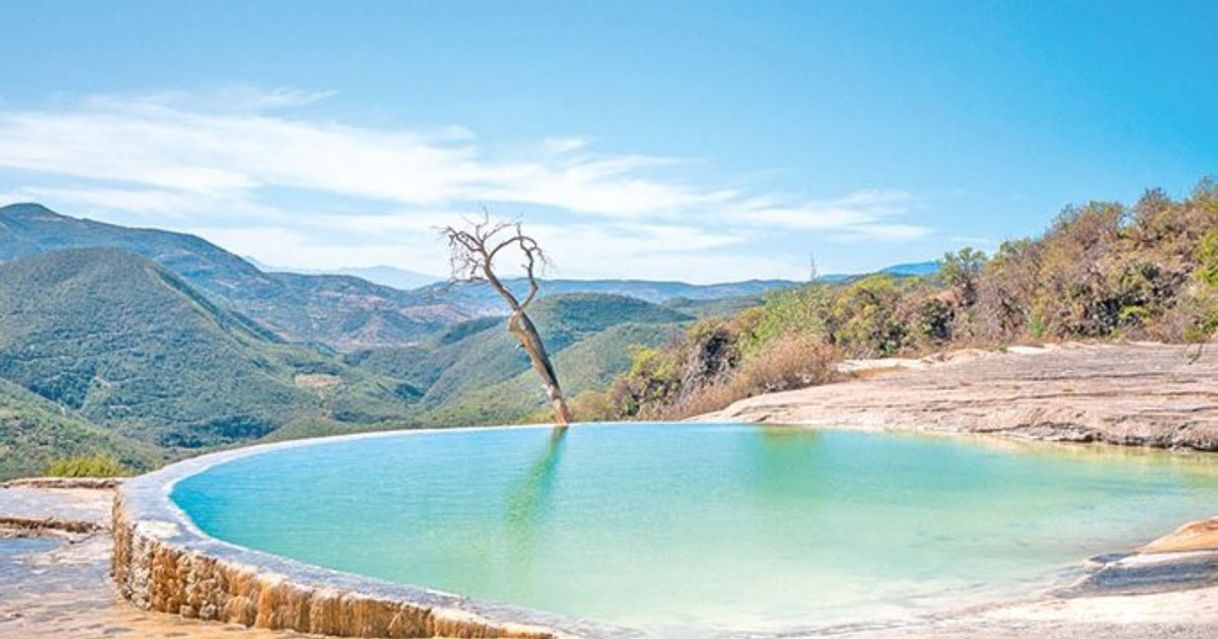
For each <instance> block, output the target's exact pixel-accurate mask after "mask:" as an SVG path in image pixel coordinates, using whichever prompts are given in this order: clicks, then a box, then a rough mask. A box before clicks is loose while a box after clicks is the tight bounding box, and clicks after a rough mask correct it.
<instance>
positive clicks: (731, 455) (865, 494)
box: [171, 424, 1218, 637]
mask: <svg viewBox="0 0 1218 639" xmlns="http://www.w3.org/2000/svg"><path fill="white" fill-rule="evenodd" d="M171 497H172V499H173V500H174V502H175V503H177V504H178V505H179V506H180V507H181V508H182V509H183V510H184V511H185V512H186V513H187V514H188V515H189V516H190V517H191V518H192V519H193V520H194V522H195V523H196V524H197V525H198V526H199V528H200V529H202V530H203V531H204V532H206V533H208V534H210V535H212V536H213V537H216V538H219V539H222V540H225V541H228V542H232V543H235V544H239V545H242V546H246V547H249V548H255V549H259V550H264V551H268V552H271V553H275V554H278V555H283V556H287V557H291V558H294V559H298V560H301V561H304V562H308V563H311V564H315V565H320V566H324V567H328V568H334V569H338V570H344V571H349V572H354V573H360V574H363V575H368V576H373V577H379V578H383V579H387V580H392V581H398V582H404V583H410V584H416V585H423V586H428V587H431V588H436V589H440V590H447V591H451V592H457V593H462V594H466V595H470V596H473V597H478V598H482V599H486V600H493V601H502V602H508V603H514V604H520V605H524V606H528V607H532V608H537V609H543V610H550V611H555V612H561V613H567V614H571V615H575V616H581V617H588V618H593V619H598V620H602V621H606V622H609V623H614V624H618V625H623V626H628V627H632V628H637V629H639V630H641V631H643V632H645V633H647V634H649V635H653V636H657V637H704V636H710V635H717V634H731V633H736V632H746V631H748V632H771V631H779V630H784V629H791V628H802V627H812V626H821V625H829V624H835V623H844V622H854V621H860V620H874V619H880V618H884V617H890V616H899V615H908V614H912V613H919V612H927V611H932V610H935V609H937V608H940V607H943V606H950V605H958V604H961V603H968V602H970V601H973V600H976V599H980V598H989V597H995V596H1006V595H1014V594H1021V593H1027V592H1034V591H1035V590H1037V589H1038V588H1041V587H1043V586H1044V585H1045V584H1047V583H1050V582H1051V581H1052V580H1054V579H1057V578H1061V577H1062V576H1064V575H1065V573H1068V572H1069V571H1072V570H1075V569H1076V567H1077V566H1078V565H1079V562H1080V560H1082V559H1083V558H1085V557H1087V556H1090V555H1094V554H1097V553H1102V552H1108V551H1114V550H1120V549H1124V548H1130V547H1132V546H1135V545H1137V544H1139V543H1141V542H1144V541H1146V540H1149V539H1151V538H1153V537H1155V536H1157V535H1159V534H1161V533H1163V532H1166V531H1168V530H1170V529H1172V528H1174V527H1175V526H1176V525H1178V524H1180V523H1181V522H1183V521H1185V520H1188V519H1192V518H1197V517H1199V516H1205V515H1211V514H1213V511H1214V509H1215V504H1216V503H1218V462H1216V461H1213V460H1212V458H1210V457H1206V456H1201V455H1182V454H1169V453H1162V452H1159V453H1154V452H1143V451H1132V450H1124V449H1116V448H1100V447H1086V446H1073V447H1061V446H1051V445H1018V444H1011V443H1004V442H996V441H992V440H981V439H977V440H974V439H960V438H938V437H915V436H898V435H890V434H878V433H864V432H857V431H847V430H808V429H802V428H795V427H766V426H754V425H734V424H650V425H649V424H616V425H609V424H604V425H599V424H597V425H592V424H590V425H580V426H575V427H572V428H571V429H569V430H568V431H567V432H566V434H565V435H563V436H561V437H554V436H553V435H552V432H551V430H550V429H548V428H501V429H470V430H450V431H432V432H418V433H404V434H400V435H390V436H383V437H374V438H367V439H347V440H335V441H328V442H326V441H322V442H319V443H313V444H308V445H302V446H297V447H291V448H284V449H278V450H273V451H269V452H264V453H260V454H255V455H252V456H249V457H244V458H239V459H236V460H233V461H228V462H225V463H222V464H219V465H216V466H213V467H211V468H209V469H208V470H205V471H203V472H202V473H200V474H197V475H193V476H190V477H187V478H186V479H184V480H182V481H181V482H179V483H178V484H177V485H176V487H175V488H174V490H173V493H172V495H171Z"/></svg>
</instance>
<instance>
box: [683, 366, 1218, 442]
mask: <svg viewBox="0 0 1218 639" xmlns="http://www.w3.org/2000/svg"><path fill="white" fill-rule="evenodd" d="M1192 355H1195V351H1194V350H1193V349H1192V348H1190V347H1184V346H1171V345H1161V344H1120V345H1110V344H1105V345H1072V346H1066V347H1056V348H1049V349H1020V350H1018V351H1015V352H1002V353H992V354H977V353H972V354H970V356H969V357H959V358H951V357H948V358H944V359H945V361H944V362H943V363H935V364H932V365H928V366H925V367H921V368H916V369H898V370H894V372H891V373H888V374H885V375H878V376H875V377H871V378H868V379H863V380H854V381H847V382H842V383H837V384H826V385H823V386H814V387H811V388H805V389H800V390H794V391H787V392H783V393H773V394H769V395H761V396H758V397H753V398H749V399H745V400H742V401H739V402H736V403H735V404H732V405H731V406H729V407H727V408H726V409H724V410H722V411H718V412H716V413H712V414H709V415H704V416H701V417H699V418H697V419H698V420H701V421H722V420H738V421H754V422H770V423H780V424H807V425H821V426H854V427H873V428H883V429H891V430H920V431H939V432H978V433H994V434H1000V435H1005V436H1009V437H1015V438H1023V439H1038V440H1048V441H1071V442H1107V443H1111V444H1120V445H1130V446H1154V447H1161V448H1191V449H1196V450H1205V451H1213V450H1218V351H1216V350H1215V349H1214V348H1209V349H1206V350H1205V351H1203V352H1202V353H1201V355H1200V357H1198V358H1194V357H1192Z"/></svg>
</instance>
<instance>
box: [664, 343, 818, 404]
mask: <svg viewBox="0 0 1218 639" xmlns="http://www.w3.org/2000/svg"><path fill="white" fill-rule="evenodd" d="M840 359H841V358H840V357H839V355H838V353H837V351H836V350H835V349H834V348H833V347H831V346H829V345H827V344H825V343H824V342H821V341H819V340H817V339H815V338H813V337H810V336H807V335H798V334H792V335H787V336H785V337H780V338H778V339H776V340H773V341H771V342H770V343H769V344H767V345H766V346H765V348H763V349H762V350H761V351H760V352H758V353H757V354H756V355H754V356H753V357H750V358H748V359H745V360H744V361H743V362H741V363H740V366H739V367H738V368H737V369H736V370H735V372H734V373H733V374H732V375H731V377H730V378H728V379H727V380H724V381H721V382H718V383H715V384H710V385H707V386H704V387H702V388H700V389H698V390H697V391H695V392H693V393H690V394H689V395H687V396H686V397H684V398H682V399H681V401H679V402H677V403H676V404H673V405H670V406H665V407H663V408H661V410H660V411H659V414H658V415H656V417H659V418H662V419H685V418H687V417H692V416H694V415H702V414H705V413H710V412H714V411H717V410H721V409H723V408H726V407H727V406H729V405H731V404H732V403H733V402H736V401H739V400H741V399H744V398H746V397H753V396H754V395H760V394H762V393H773V392H777V391H784V390H790V389H793V388H803V387H805V386H812V385H815V384H823V383H825V382H829V381H832V380H834V379H836V378H837V376H838V373H837V369H836V368H835V367H834V364H835V363H837V362H838V361H839V360H840Z"/></svg>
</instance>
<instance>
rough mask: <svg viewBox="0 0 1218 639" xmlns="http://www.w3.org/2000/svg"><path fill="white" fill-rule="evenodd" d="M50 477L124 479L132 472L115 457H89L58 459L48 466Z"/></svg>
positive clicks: (47, 472)
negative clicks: (123, 477)
mask: <svg viewBox="0 0 1218 639" xmlns="http://www.w3.org/2000/svg"><path fill="white" fill-rule="evenodd" d="M46 474H47V475H48V476H50V477H122V476H125V475H129V474H130V472H129V471H128V470H127V469H126V468H125V467H124V466H123V465H122V464H120V463H119V461H118V460H117V459H115V458H113V457H108V456H106V455H88V456H81V457H64V458H61V459H56V460H54V461H52V462H51V464H50V465H49V466H47V471H46Z"/></svg>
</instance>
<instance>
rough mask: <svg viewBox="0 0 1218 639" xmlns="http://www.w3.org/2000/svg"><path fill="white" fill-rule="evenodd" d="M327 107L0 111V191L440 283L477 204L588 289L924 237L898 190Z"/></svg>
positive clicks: (238, 95)
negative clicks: (703, 172)
mask: <svg viewBox="0 0 1218 639" xmlns="http://www.w3.org/2000/svg"><path fill="white" fill-rule="evenodd" d="M328 95H329V94H327V93H311V92H303V91H298V90H293V89H279V90H273V91H260V90H257V89H251V88H234V89H227V90H222V91H217V92H211V93H205V94H199V93H191V92H174V91H166V92H158V93H152V94H143V95H126V96H122V95H120V96H94V97H90V98H87V99H84V100H81V101H79V102H78V103H75V104H72V105H70V106H67V107H57V108H48V109H41V110H37V109H27V110H12V109H9V110H0V188H7V189H8V190H9V191H10V193H8V194H7V195H12V196H14V197H12V198H10V199H14V200H15V199H23V200H39V201H45V202H50V203H56V204H60V205H64V206H66V207H67V208H66V211H65V212H69V213H74V214H78V215H79V214H83V215H88V216H91V217H100V218H102V219H107V220H109V221H116V222H120V223H130V222H132V221H135V222H138V223H141V224H144V225H149V226H158V225H159V226H168V227H173V228H175V229H177V230H185V231H192V232H197V233H199V234H201V235H203V236H204V237H207V238H208V239H211V240H213V241H215V242H217V243H219V244H221V245H223V246H225V247H226V248H229V249H231V250H233V251H234V252H237V253H241V254H249V255H253V256H255V257H257V258H258V259H259V260H261V261H264V262H266V263H272V264H281V265H284V266H293V267H308V268H340V267H352V266H371V265H375V264H389V265H393V266H399V267H402V268H409V269H411V270H419V271H432V270H434V265H435V264H437V263H442V262H437V261H436V260H437V259H439V260H442V259H443V246H442V245H441V244H440V243H439V242H438V241H437V240H436V235H435V234H434V228H435V227H437V226H442V225H445V224H451V223H454V222H457V221H459V219H460V214H461V213H469V212H475V211H477V210H478V208H479V206H480V205H483V204H485V205H488V206H489V207H490V208H491V209H492V210H495V211H506V212H509V213H510V212H513V211H515V210H519V209H521V208H523V210H524V211H525V212H526V213H527V215H528V216H529V217H528V219H527V220H526V221H527V223H528V225H529V227H530V229H531V230H532V231H533V232H534V233H536V234H537V235H538V236H539V238H543V239H544V240H545V242H546V244H547V246H549V247H552V248H551V252H552V253H553V254H554V257H555V259H556V261H557V262H559V263H560V264H561V265H562V266H563V269H564V270H565V271H566V272H568V273H577V274H580V276H585V275H592V274H596V275H599V276H614V275H622V276H626V275H631V276H646V277H653V278H654V277H681V278H686V279H691V280H699V281H707V280H708V279H714V278H717V277H721V276H728V275H729V274H730V279H739V278H744V277H754V276H774V275H777V274H779V273H786V274H787V275H789V276H795V277H798V276H799V273H800V272H801V270H802V266H801V264H802V262H803V261H805V260H803V259H795V258H792V257H790V256H782V255H778V253H781V250H780V249H778V248H773V247H771V246H770V245H771V244H773V245H774V246H777V245H779V244H782V243H783V242H784V241H788V240H791V238H792V237H806V238H808V241H809V242H813V241H815V242H833V243H850V242H858V241H864V240H866V241H878V242H907V241H911V240H915V239H918V238H921V237H924V236H926V235H928V234H930V233H931V229H929V228H928V227H925V226H921V225H918V224H914V223H910V222H908V221H906V220H904V217H906V216H908V215H909V213H910V211H911V210H912V209H913V208H914V204H915V201H914V198H913V196H912V195H910V194H909V193H906V192H902V191H895V190H860V191H856V192H854V193H850V194H848V195H845V196H843V197H840V198H835V199H828V200H806V199H804V200H801V199H799V198H793V197H790V196H785V195H781V194H776V193H766V192H755V191H749V190H747V189H740V188H721V187H715V186H708V185H706V184H705V183H698V182H696V181H693V180H688V179H687V180H681V179H677V178H672V177H664V178H661V177H659V175H660V173H659V172H660V171H661V170H662V171H663V174H664V175H666V176H671V175H674V174H675V175H680V169H681V167H682V166H683V165H685V164H687V163H688V160H684V159H680V158H668V157H656V156H649V155H637V154H608V153H601V152H597V151H596V145H595V143H594V141H593V140H592V139H590V138H586V137H578V136H568V137H553V138H545V139H542V140H539V141H537V142H535V143H532V144H529V145H526V146H525V147H524V148H523V149H517V150H516V152H515V153H503V152H499V153H492V152H490V151H489V150H488V148H489V145H485V144H482V143H481V142H480V141H479V140H478V138H477V137H476V136H475V135H474V133H473V132H472V131H470V130H469V129H467V128H465V127H462V126H460V125H448V126H441V127H424V128H413V129H405V128H386V127H380V128H374V127H368V126H357V125H352V124H348V123H341V122H335V121H329V120H325V119H319V118H317V117H315V116H308V115H307V113H308V112H310V111H309V109H308V108H307V107H311V106H312V105H314V104H315V103H317V102H318V101H320V100H323V99H324V98H326V97H327V96H328ZM526 151H527V153H526ZM6 169H7V171H8V173H7V174H6V173H5V172H4V171H5V170H6ZM6 175H7V178H6ZM14 176H15V177H14ZM285 192H290V193H292V196H291V197H285V196H284V193H285ZM301 201H304V202H307V203H308V204H307V206H308V208H307V209H302V208H301V207H300V206H299V202H301ZM0 203H3V202H0ZM759 247H760V248H759ZM665 264H669V265H670V267H665V266H664V265H665ZM784 269H785V270H784Z"/></svg>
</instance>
